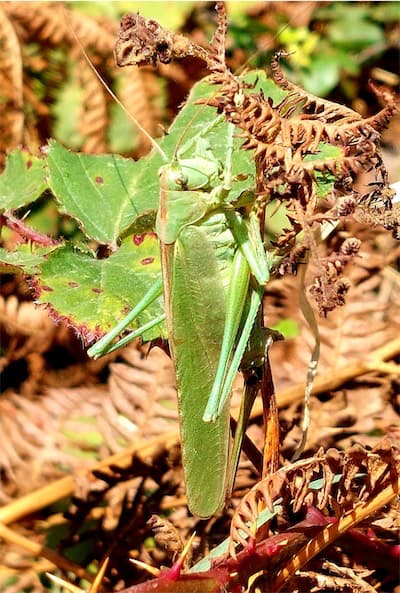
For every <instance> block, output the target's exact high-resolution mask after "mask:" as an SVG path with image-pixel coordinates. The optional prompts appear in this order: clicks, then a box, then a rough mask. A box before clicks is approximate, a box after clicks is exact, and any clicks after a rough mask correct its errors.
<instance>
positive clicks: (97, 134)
mask: <svg viewBox="0 0 400 593" xmlns="http://www.w3.org/2000/svg"><path fill="white" fill-rule="evenodd" d="M77 62H78V72H79V79H80V84H81V86H82V88H83V89H84V94H83V99H82V106H81V109H80V117H79V131H80V133H81V134H82V136H84V138H85V141H84V143H83V146H82V150H83V152H89V153H92V154H95V153H104V152H106V150H107V144H106V129H107V122H108V116H107V102H106V98H105V96H104V89H103V86H102V85H101V84H100V82H99V80H98V78H97V76H96V75H95V74H94V72H93V70H92V69H91V68H90V67H89V65H88V63H87V61H86V60H85V59H84V58H83V57H80V58H78V60H77Z"/></svg>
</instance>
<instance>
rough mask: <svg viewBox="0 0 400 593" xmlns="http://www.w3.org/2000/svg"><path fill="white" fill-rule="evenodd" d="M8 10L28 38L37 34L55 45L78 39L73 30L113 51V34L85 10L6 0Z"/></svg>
mask: <svg viewBox="0 0 400 593" xmlns="http://www.w3.org/2000/svg"><path fill="white" fill-rule="evenodd" d="M2 4H3V5H4V7H3V8H4V10H5V11H6V12H7V14H8V15H9V16H10V18H12V19H13V21H14V20H15V21H16V23H18V24H19V25H20V26H21V27H22V29H23V37H24V38H28V37H30V38H36V39H39V40H40V41H42V42H47V43H49V44H51V45H52V46H56V47H57V46H60V45H62V44H67V45H69V46H71V45H74V44H75V43H76V41H75V37H74V36H73V33H72V30H74V31H75V32H76V34H77V36H78V37H79V38H80V39H82V40H84V42H85V45H87V46H89V47H91V48H95V49H96V50H97V51H98V52H99V53H101V54H103V55H107V56H108V55H109V53H110V52H111V50H112V46H113V41H114V40H113V34H112V32H110V31H107V29H105V28H104V27H102V26H101V25H100V24H99V23H97V22H96V21H95V20H93V19H92V18H90V17H88V16H86V15H85V14H82V13H79V14H77V13H76V12H75V11H74V10H70V9H68V8H67V7H65V6H64V5H63V4H61V3H58V2H56V3H55V2H26V3H21V2H3V3H2Z"/></svg>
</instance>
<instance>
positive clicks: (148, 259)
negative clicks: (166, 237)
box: [140, 257, 154, 266]
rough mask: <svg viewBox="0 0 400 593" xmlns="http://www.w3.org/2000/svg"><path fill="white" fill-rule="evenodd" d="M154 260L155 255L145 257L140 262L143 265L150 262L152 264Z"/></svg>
mask: <svg viewBox="0 0 400 593" xmlns="http://www.w3.org/2000/svg"><path fill="white" fill-rule="evenodd" d="M153 261H154V257H145V258H144V259H142V260H140V263H141V264H142V266H148V265H149V264H152V263H153Z"/></svg>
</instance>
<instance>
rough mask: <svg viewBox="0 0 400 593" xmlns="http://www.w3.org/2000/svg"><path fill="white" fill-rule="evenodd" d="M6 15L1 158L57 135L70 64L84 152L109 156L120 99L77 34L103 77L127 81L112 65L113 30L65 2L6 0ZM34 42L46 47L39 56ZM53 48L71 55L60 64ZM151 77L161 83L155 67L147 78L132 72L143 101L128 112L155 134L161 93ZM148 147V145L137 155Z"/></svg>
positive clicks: (2, 17) (1, 16) (0, 72)
mask: <svg viewBox="0 0 400 593" xmlns="http://www.w3.org/2000/svg"><path fill="white" fill-rule="evenodd" d="M0 9H1V11H0V38H1V43H0V48H1V50H0V54H1V67H0V82H1V88H2V93H3V95H4V100H3V101H2V106H1V108H2V116H1V140H0V154H1V153H3V155H4V153H5V152H6V151H10V150H11V149H12V148H14V147H16V146H18V145H19V144H22V143H24V144H26V145H28V146H30V147H32V148H36V146H37V145H40V144H44V143H45V142H46V141H47V139H48V137H49V136H50V135H54V132H53V133H52V132H50V131H49V129H50V128H51V126H52V120H51V105H52V103H54V101H55V95H56V93H57V92H58V90H59V88H60V87H61V86H62V85H63V84H64V80H65V77H66V72H67V69H68V63H69V61H72V62H73V64H74V70H75V72H76V73H77V79H78V80H79V84H80V86H81V88H82V90H83V93H82V100H81V105H80V115H79V122H78V129H79V133H80V134H81V136H82V138H83V143H82V146H81V147H80V148H81V150H83V151H85V152H105V151H107V150H110V148H109V146H108V143H107V137H106V135H107V127H108V125H109V123H110V108H111V105H112V103H113V101H112V99H111V98H110V97H109V95H108V93H107V91H106V90H105V88H104V87H103V86H102V85H101V84H100V82H99V80H98V79H97V78H96V76H95V74H94V72H93V71H92V70H91V68H90V66H89V65H88V63H87V62H86V60H85V58H84V56H83V54H82V50H81V48H80V47H79V45H78V42H77V40H76V37H75V35H76V36H77V37H78V39H79V40H80V41H81V43H83V44H84V45H85V48H86V50H87V51H88V52H89V54H90V59H91V60H92V61H93V62H94V63H95V65H96V67H97V68H98V69H99V70H100V71H101V72H102V74H103V76H106V78H107V79H108V80H111V81H113V84H117V83H118V80H119V78H120V77H121V79H122V78H124V79H125V76H121V74H120V72H119V71H118V70H117V69H116V68H115V66H114V65H113V64H112V62H111V61H110V59H109V58H110V55H111V54H112V49H113V45H114V31H113V28H114V24H111V23H109V22H106V21H104V22H103V21H100V20H98V21H97V20H95V19H94V18H91V17H89V16H86V15H85V14H83V13H79V12H78V11H76V10H75V9H70V8H68V7H67V6H65V5H64V4H63V3H61V2H1V3H0ZM32 43H36V44H38V46H39V48H38V49H37V50H35V53H33V54H32V52H31V51H30V50H28V49H27V48H28V47H29V44H32ZM54 49H59V50H60V49H62V50H64V52H65V53H63V54H62V57H61V58H57V60H58V61H55V59H54V53H52V52H54ZM58 55H59V56H60V54H58ZM32 73H34V76H32ZM42 76H46V89H45V95H44V96H40V94H39V95H38V94H37V92H36V90H35V86H34V81H35V77H42ZM149 76H152V77H154V75H153V73H152V69H148V70H147V72H141V71H140V70H138V69H137V68H134V69H131V71H130V73H129V89H130V97H139V98H140V100H132V99H131V100H130V101H129V102H128V104H127V108H128V110H129V112H130V113H131V114H132V116H133V118H136V120H137V121H139V123H141V124H142V126H144V127H145V128H146V129H147V130H148V132H149V133H150V134H155V133H156V132H157V124H158V121H159V119H160V114H159V112H158V108H157V106H156V103H155V102H154V101H153V100H152V99H153V96H154V91H152V92H151V93H149V92H148V88H149V84H148V82H147V81H148V78H149ZM153 84H154V81H153ZM49 106H50V108H49ZM140 142H142V140H141V141H140ZM134 147H135V141H134V140H133V141H132V148H134ZM147 148H148V141H147V139H146V140H144V141H143V144H141V146H140V147H139V149H138V152H140V151H143V150H145V149H147Z"/></svg>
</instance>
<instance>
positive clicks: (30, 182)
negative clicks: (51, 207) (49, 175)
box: [0, 149, 47, 212]
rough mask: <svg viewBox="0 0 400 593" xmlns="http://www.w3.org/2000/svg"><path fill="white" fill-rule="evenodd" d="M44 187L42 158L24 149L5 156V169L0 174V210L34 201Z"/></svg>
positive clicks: (10, 208) (11, 208)
mask: <svg viewBox="0 0 400 593" xmlns="http://www.w3.org/2000/svg"><path fill="white" fill-rule="evenodd" d="M46 187H47V184H46V181H45V169H44V161H43V159H39V158H37V157H34V156H32V155H31V154H30V153H29V152H28V151H26V150H20V149H17V150H14V151H13V152H12V153H10V154H9V155H8V156H7V160H6V167H5V170H4V172H3V173H2V175H0V212H4V211H5V210H15V209H17V208H21V207H22V206H26V205H27V204H30V203H32V202H34V201H35V200H37V199H38V198H39V197H40V196H41V194H42V193H43V192H44V190H45V189H46Z"/></svg>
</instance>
